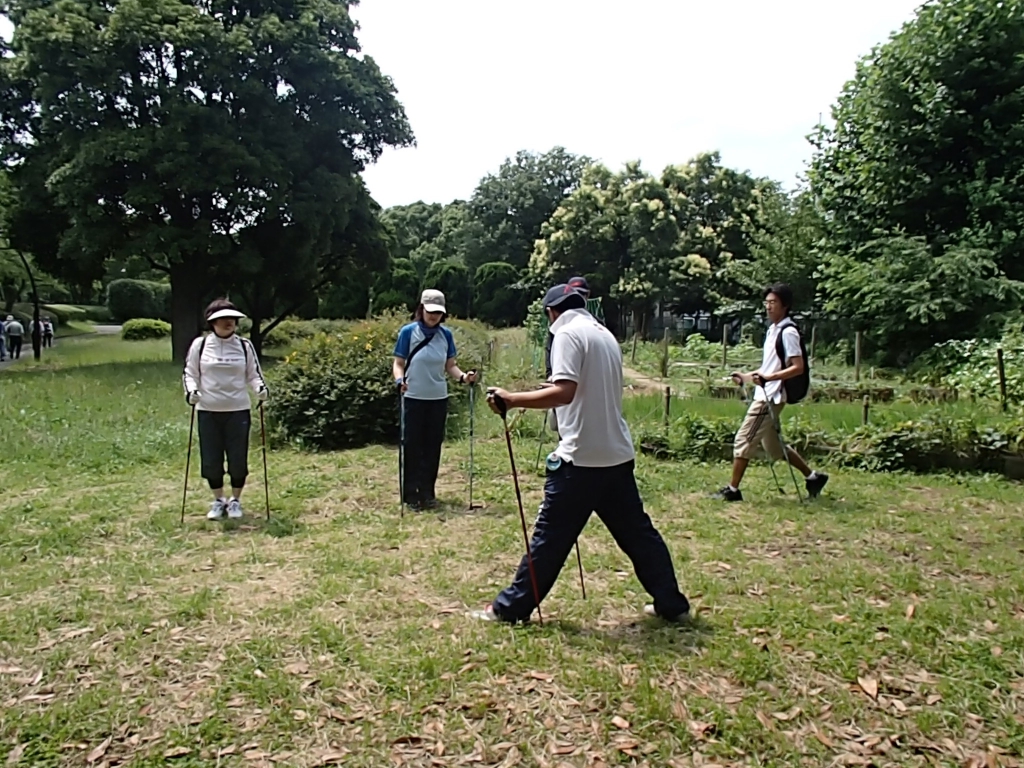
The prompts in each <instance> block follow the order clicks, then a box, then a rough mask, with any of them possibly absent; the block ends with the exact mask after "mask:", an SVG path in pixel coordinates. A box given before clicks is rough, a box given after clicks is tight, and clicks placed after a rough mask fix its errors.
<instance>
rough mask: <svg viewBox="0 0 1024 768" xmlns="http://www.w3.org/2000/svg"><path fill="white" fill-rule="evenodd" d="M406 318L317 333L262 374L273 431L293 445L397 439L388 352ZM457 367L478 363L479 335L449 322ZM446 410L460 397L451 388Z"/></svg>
mask: <svg viewBox="0 0 1024 768" xmlns="http://www.w3.org/2000/svg"><path fill="white" fill-rule="evenodd" d="M405 322H406V320H405V319H404V318H402V317H399V316H397V315H392V316H388V317H383V318H378V319H374V320H367V321H363V322H358V323H348V324H347V325H346V327H345V329H344V332H343V333H341V332H338V333H334V334H328V333H323V332H321V333H317V334H316V335H314V336H313V337H312V338H310V339H307V340H304V341H300V342H299V343H298V346H297V347H296V349H295V350H294V351H293V352H292V353H291V354H289V355H288V356H287V357H286V358H285V359H284V360H283V361H282V362H281V363H279V364H278V365H276V366H275V367H274V368H273V370H272V371H270V372H269V378H270V385H271V388H272V390H273V393H274V398H273V401H272V402H273V408H272V423H273V427H272V429H273V434H274V437H275V438H278V439H282V440H285V441H288V442H291V443H294V444H296V445H299V446H301V447H306V448H317V449H321V450H336V449H341V448H351V447H356V446H360V445H365V444H367V443H373V442H393V441H395V440H397V438H398V397H397V395H396V393H395V386H394V380H393V378H392V375H391V361H392V354H391V353H392V350H393V349H394V345H395V338H396V337H397V335H398V331H399V329H400V328H401V327H402V325H404V324H405ZM450 327H451V330H452V333H453V334H454V336H455V344H456V346H457V348H458V350H459V365H460V367H462V368H463V370H469V369H471V368H477V367H479V364H480V361H481V360H482V359H483V355H484V354H485V350H486V346H487V333H486V330H485V329H483V328H482V326H480V325H479V324H476V323H471V322H466V321H455V322H453V323H452V324H451V325H450ZM451 392H452V401H451V402H452V405H453V410H457V409H459V408H460V407H461V405H462V403H463V402H464V400H465V398H466V390H465V388H460V387H452V388H451Z"/></svg>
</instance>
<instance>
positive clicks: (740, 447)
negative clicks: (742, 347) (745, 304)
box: [714, 283, 828, 501]
mask: <svg viewBox="0 0 1024 768" xmlns="http://www.w3.org/2000/svg"><path fill="white" fill-rule="evenodd" d="M763 298H764V310H765V314H766V315H767V316H768V321H769V322H770V323H771V325H770V326H769V327H768V333H767V335H766V336H765V339H764V352H763V353H762V356H761V367H760V368H758V369H757V370H756V371H750V372H749V373H740V372H736V373H734V374H732V378H733V380H734V381H735V382H736V383H737V384H753V385H754V386H755V387H756V389H755V390H754V401H753V402H752V403H751V404H750V408H749V409H748V410H747V415H746V417H745V418H744V419H743V423H742V424H741V425H740V428H739V431H738V432H737V433H736V439H735V442H734V445H733V462H732V479H731V480H730V482H729V485H727V486H725V487H724V488H722V489H721V490H720V491H718V492H717V493H715V494H714V495H715V497H716V498H719V499H723V500H725V501H743V494H742V493H741V492H740V482H741V481H742V480H743V475H744V474H745V473H746V471H747V465H749V464H750V459H751V458H753V456H754V454H755V453H756V452H757V449H758V448H759V447H761V448H763V449H764V452H765V453H766V454H768V456H769V457H771V459H772V461H779V460H780V459H786V460H787V461H788V462H789V463H790V464H792V465H793V466H794V467H796V469H797V470H798V471H799V472H800V473H801V474H803V476H804V477H805V478H806V481H805V483H806V487H807V495H808V496H810V497H811V498H814V497H816V496H818V495H819V494H820V493H821V491H822V489H823V488H824V487H825V483H827V482H828V475H826V474H825V473H824V472H815V471H814V470H812V469H811V468H810V467H809V466H807V462H806V461H804V460H803V458H802V457H801V456H800V454H799V453H797V452H796V451H795V450H793V448H791V447H788V446H787V448H786V450H785V451H783V449H782V443H781V441H780V440H779V433H778V429H777V427H776V423H777V420H778V419H779V417H780V415H781V414H782V409H783V408H784V407H785V405H786V388H785V387H784V386H783V382H784V381H786V380H787V379H792V378H795V377H797V376H800V375H802V374H803V373H804V370H805V367H806V361H805V360H804V356H803V352H802V351H801V349H800V332H799V331H798V330H797V329H796V325H794V324H793V321H792V320H790V319H789V312H790V310H791V309H792V307H793V289H792V288H790V287H789V286H788V285H786V284H785V283H776V284H775V285H772V286H769V287H768V288H765V289H764V292H763ZM779 334H782V344H781V345H780V344H779ZM780 347H781V349H782V352H783V353H784V354H783V355H780V354H779V349H780ZM783 357H784V358H785V360H783V359H782V358H783ZM769 409H770V410H769ZM771 411H774V414H772V412H771Z"/></svg>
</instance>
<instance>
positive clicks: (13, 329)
mask: <svg viewBox="0 0 1024 768" xmlns="http://www.w3.org/2000/svg"><path fill="white" fill-rule="evenodd" d="M4 329H5V330H6V331H7V351H8V352H10V354H11V360H20V359H21V341H22V338H23V337H24V336H25V326H23V325H22V324H21V323H19V322H18V321H17V320H16V319H15V318H14V315H8V316H7V322H6V323H5V324H4Z"/></svg>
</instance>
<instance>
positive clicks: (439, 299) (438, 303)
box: [420, 289, 447, 312]
mask: <svg viewBox="0 0 1024 768" xmlns="http://www.w3.org/2000/svg"><path fill="white" fill-rule="evenodd" d="M420 304H422V305H423V309H424V311H426V312H447V310H446V309H445V308H444V294H443V293H441V292H440V291H435V290H433V289H428V290H426V291H424V292H423V295H422V296H420Z"/></svg>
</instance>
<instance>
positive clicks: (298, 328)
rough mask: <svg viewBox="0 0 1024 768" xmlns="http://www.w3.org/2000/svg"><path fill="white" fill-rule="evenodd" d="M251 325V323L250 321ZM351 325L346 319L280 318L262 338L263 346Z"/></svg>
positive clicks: (284, 343)
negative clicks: (275, 325)
mask: <svg viewBox="0 0 1024 768" xmlns="http://www.w3.org/2000/svg"><path fill="white" fill-rule="evenodd" d="M250 326H251V323H250ZM351 326H352V323H351V321H347V320H324V319H316V320H296V319H294V318H289V319H287V320H282V321H281V322H280V323H279V324H278V325H277V327H275V328H274V330H272V331H271V332H270V333H269V334H268V335H267V336H265V337H264V338H263V346H264V347H287V346H288V345H290V344H295V343H297V342H299V341H306V340H308V339H312V338H313V337H314V336H316V335H317V334H318V333H326V334H338V333H344V332H345V329H346V328H349V327H351Z"/></svg>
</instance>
